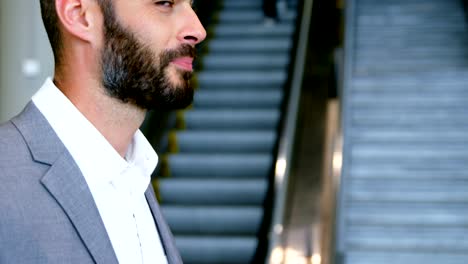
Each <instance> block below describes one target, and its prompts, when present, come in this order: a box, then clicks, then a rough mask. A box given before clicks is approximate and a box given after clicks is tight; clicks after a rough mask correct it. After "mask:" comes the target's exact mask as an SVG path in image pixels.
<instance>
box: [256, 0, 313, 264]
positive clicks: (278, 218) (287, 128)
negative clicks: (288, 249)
mask: <svg viewBox="0 0 468 264" xmlns="http://www.w3.org/2000/svg"><path fill="white" fill-rule="evenodd" d="M312 5H313V0H304V4H303V8H302V16H301V17H302V20H301V23H300V30H299V39H298V42H297V49H296V53H295V60H294V61H295V63H294V66H293V67H294V68H293V72H292V74H293V75H292V79H291V90H290V95H289V100H288V102H287V108H286V117H285V119H284V123H283V127H282V129H281V138H280V140H279V145H278V153H277V159H276V165H275V170H274V173H275V175H274V176H275V177H274V181H275V182H274V186H273V193H274V196H273V197H274V201H273V214H272V222H271V228H270V233H269V240H268V243H269V244H268V251H267V258H266V261H265V263H271V264H273V263H282V262H283V254H278V253H277V252H278V250H280V249H281V248H283V243H282V235H283V231H284V227H283V223H284V220H285V212H286V208H285V207H286V199H287V191H288V185H289V175H290V170H291V163H292V151H293V145H294V140H295V134H296V125H297V124H296V123H297V116H298V109H299V101H300V93H301V87H302V81H303V79H304V65H305V61H306V54H307V45H308V40H309V30H310V22H311V16H312Z"/></svg>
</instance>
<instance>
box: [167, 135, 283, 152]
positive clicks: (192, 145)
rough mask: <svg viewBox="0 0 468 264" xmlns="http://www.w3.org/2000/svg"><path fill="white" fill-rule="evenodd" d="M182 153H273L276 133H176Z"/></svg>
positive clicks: (178, 148)
mask: <svg viewBox="0 0 468 264" xmlns="http://www.w3.org/2000/svg"><path fill="white" fill-rule="evenodd" d="M176 135H177V136H176V138H177V150H178V151H179V152H181V153H187V152H196V153H208V152H211V153H225V152H228V153H242V152H245V153H251V154H252V153H271V152H272V151H273V148H274V146H275V139H276V133H275V132H274V131H273V130H271V131H252V132H248V131H247V132H232V131H227V132H223V131H198V130H196V131H193V130H188V131H180V132H177V133H176Z"/></svg>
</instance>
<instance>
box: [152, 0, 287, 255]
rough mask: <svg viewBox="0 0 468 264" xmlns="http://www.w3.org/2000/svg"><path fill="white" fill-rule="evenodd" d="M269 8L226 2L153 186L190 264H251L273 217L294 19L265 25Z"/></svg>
mask: <svg viewBox="0 0 468 264" xmlns="http://www.w3.org/2000/svg"><path fill="white" fill-rule="evenodd" d="M261 3H262V1H261V0H236V1H228V0H226V1H224V2H222V8H221V9H220V10H219V11H218V12H217V13H216V15H215V20H217V23H216V25H214V26H213V27H212V28H211V29H210V30H209V31H208V32H209V34H210V36H211V37H210V39H209V40H208V52H207V54H206V55H204V56H203V58H202V61H201V67H200V68H201V70H200V71H199V72H198V73H197V74H196V83H197V87H198V89H197V90H196V92H195V98H194V103H193V105H192V106H191V107H190V108H189V109H187V110H184V111H179V112H177V114H176V121H175V126H174V128H173V129H172V130H171V131H170V132H169V133H168V136H167V149H168V152H167V153H164V154H162V155H160V156H161V167H160V169H159V173H158V175H157V177H156V178H155V180H154V181H153V184H154V187H155V190H156V192H157V195H158V198H159V200H160V203H161V207H162V211H163V214H164V216H165V218H166V219H167V221H168V224H169V225H170V227H171V230H172V231H173V233H174V236H175V239H176V245H177V247H178V248H179V250H180V252H181V255H182V258H183V260H184V263H186V264H197V263H200V264H202V263H203V264H210V263H213V264H215V263H216V264H222V263H232V264H246V263H251V262H252V261H253V260H254V258H255V256H256V253H257V249H258V247H259V241H261V240H262V237H260V236H262V235H264V234H262V232H261V230H262V225H263V224H264V221H265V217H268V213H266V212H267V211H266V208H265V200H266V197H267V192H268V189H269V186H270V179H271V178H272V177H271V174H272V168H273V166H274V159H275V152H274V151H275V147H276V144H277V140H278V126H279V123H280V119H281V116H282V103H283V100H284V96H285V92H284V85H285V83H286V81H287V78H288V65H289V63H290V58H289V57H290V49H291V46H292V44H293V33H294V30H295V27H294V23H295V16H296V15H295V11H294V12H293V10H292V9H290V12H289V14H288V15H285V16H283V17H282V18H281V21H280V22H278V23H277V24H276V25H274V26H267V25H264V24H263V14H262V11H261V10H262V9H261Z"/></svg>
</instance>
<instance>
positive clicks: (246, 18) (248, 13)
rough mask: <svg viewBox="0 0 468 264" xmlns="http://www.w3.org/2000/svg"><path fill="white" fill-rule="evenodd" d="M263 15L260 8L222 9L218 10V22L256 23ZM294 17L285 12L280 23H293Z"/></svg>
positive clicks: (261, 19)
mask: <svg viewBox="0 0 468 264" xmlns="http://www.w3.org/2000/svg"><path fill="white" fill-rule="evenodd" d="M263 19H264V15H263V12H262V10H261V9H259V10H232V9H229V10H223V11H221V12H219V15H218V22H219V23H220V24H236V25H238V26H242V25H243V24H250V25H252V24H256V23H262V22H263ZM295 19H296V16H295V14H294V13H290V14H287V15H285V16H283V17H281V22H280V23H293V22H294V20H295Z"/></svg>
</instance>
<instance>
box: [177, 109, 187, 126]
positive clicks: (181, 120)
mask: <svg viewBox="0 0 468 264" xmlns="http://www.w3.org/2000/svg"><path fill="white" fill-rule="evenodd" d="M176 128H177V129H186V128H187V125H186V123H185V111H184V110H179V111H177V112H176Z"/></svg>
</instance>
